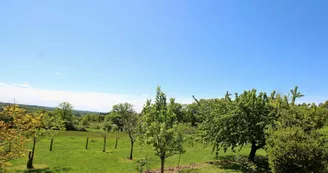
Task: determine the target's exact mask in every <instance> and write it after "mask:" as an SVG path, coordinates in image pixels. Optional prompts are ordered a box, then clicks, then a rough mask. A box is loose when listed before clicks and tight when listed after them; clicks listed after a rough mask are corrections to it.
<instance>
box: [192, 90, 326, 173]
mask: <svg viewBox="0 0 328 173" xmlns="http://www.w3.org/2000/svg"><path fill="white" fill-rule="evenodd" d="M300 97H303V95H302V94H301V93H300V92H298V88H297V87H295V88H294V89H293V90H291V91H290V94H289V95H282V94H277V93H276V92H275V91H273V92H272V93H271V94H270V95H267V94H266V93H264V92H260V93H257V91H256V90H255V89H254V90H251V91H245V92H243V93H242V94H240V95H239V94H235V97H234V99H232V98H231V95H230V94H229V93H228V92H227V93H226V95H225V97H224V98H221V99H211V100H200V101H198V100H197V99H195V101H196V102H197V103H198V105H199V106H200V107H201V109H200V110H201V111H199V114H201V115H203V116H202V117H203V118H204V119H203V123H201V124H200V126H199V130H200V131H201V137H202V140H203V142H204V143H205V144H206V145H210V146H212V148H213V151H215V153H216V158H218V151H219V150H220V149H221V148H222V149H223V150H224V151H226V150H227V149H229V148H231V149H232V150H235V148H239V149H241V148H242V147H243V146H245V145H250V146H251V150H250V153H249V160H250V161H252V162H254V158H255V154H256V151H257V150H258V149H261V148H263V149H266V150H267V154H268V158H269V163H270V167H271V169H272V171H273V172H274V173H287V172H299V173H307V172H325V171H327V170H326V165H327V158H328V148H327V138H326V137H325V136H327V131H326V130H324V126H325V123H326V122H327V115H328V109H327V105H328V104H327V103H328V102H326V103H324V104H320V105H316V104H306V103H303V104H297V103H296V100H297V99H298V98H300Z"/></svg>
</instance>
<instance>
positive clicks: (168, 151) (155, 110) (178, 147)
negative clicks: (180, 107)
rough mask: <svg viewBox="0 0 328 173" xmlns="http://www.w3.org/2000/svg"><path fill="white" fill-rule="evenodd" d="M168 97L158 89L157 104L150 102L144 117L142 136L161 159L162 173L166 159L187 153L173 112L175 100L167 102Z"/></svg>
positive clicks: (147, 103) (146, 105) (144, 111)
mask: <svg viewBox="0 0 328 173" xmlns="http://www.w3.org/2000/svg"><path fill="white" fill-rule="evenodd" d="M166 101H167V100H166V95H165V94H164V93H163V92H161V89H160V87H157V94H156V99H155V103H151V101H150V100H148V101H147V102H146V104H145V107H144V110H143V116H142V124H141V129H142V133H143V134H142V135H140V138H141V140H142V141H144V142H146V143H147V144H150V145H152V147H153V149H154V151H155V155H157V156H159V157H160V159H161V173H163V172H164V162H165V159H166V158H168V157H170V156H173V155H175V154H180V153H183V152H185V150H184V149H183V142H184V139H183V133H182V132H180V131H179V130H178V124H177V123H178V122H177V118H176V114H175V113H174V112H173V107H172V106H173V105H174V104H175V102H174V99H170V103H169V104H167V102H166Z"/></svg>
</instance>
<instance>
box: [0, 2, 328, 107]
mask: <svg viewBox="0 0 328 173" xmlns="http://www.w3.org/2000/svg"><path fill="white" fill-rule="evenodd" d="M327 9H328V1H326V0H316V1H309V0H288V1H286V0H274V1H263V0H247V1H246V0H213V1H206V0H205V1H200V0H156V1H154V0H147V1H146V0H140V1H135V0H129V1H127V0H117V1H111V0H92V1H91V0H88V1H86V0H47V1H45V0H29V1H22V0H19V1H18V0H17V1H16V0H11V1H0V60H1V71H2V72H1V73H0V101H10V102H12V101H13V100H15V102H18V103H27V104H41V105H48V106H55V105H56V104H58V103H59V102H60V101H70V102H72V103H73V105H74V106H75V108H78V109H91V110H99V111H106V110H110V108H111V106H112V104H115V103H117V102H121V101H130V102H132V103H133V104H135V106H136V108H137V109H138V110H140V109H141V108H142V104H143V102H144V100H145V99H146V98H151V97H153V95H154V94H155V89H156V86H157V85H160V86H162V89H163V90H164V92H166V93H167V95H168V96H171V97H176V98H177V100H180V101H181V102H190V101H192V97H191V96H192V95H195V96H196V97H198V98H209V97H220V96H223V95H224V93H225V91H227V90H228V91H230V92H241V91H243V90H246V89H252V88H256V89H258V90H260V91H267V92H270V91H272V90H274V89H275V90H278V91H279V92H284V93H286V92H288V91H289V89H291V88H293V87H294V86H295V85H298V86H299V87H300V91H301V92H303V93H304V94H305V95H306V97H304V100H306V101H311V102H319V101H322V100H327V98H328V82H327V77H328V73H327V72H328V68H327V65H328V57H327V55H328V10H327Z"/></svg>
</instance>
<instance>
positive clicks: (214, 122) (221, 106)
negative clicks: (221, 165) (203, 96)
mask: <svg viewBox="0 0 328 173" xmlns="http://www.w3.org/2000/svg"><path fill="white" fill-rule="evenodd" d="M196 101H197V102H198V100H196ZM208 104H209V105H207V106H208V108H210V110H209V109H208V108H206V109H205V110H207V113H206V112H200V113H202V114H205V115H204V117H206V118H204V120H203V122H202V123H201V124H200V126H199V129H200V132H201V138H202V141H203V143H204V144H205V145H206V146H212V152H215V159H218V158H219V150H220V149H221V147H223V148H224V149H225V151H226V149H227V148H228V147H230V144H229V143H227V144H226V142H224V141H225V140H226V136H227V135H233V134H226V132H225V131H224V128H225V127H226V117H227V116H229V113H230V112H231V111H232V108H233V107H232V104H231V101H229V100H226V99H215V100H212V101H210V102H208ZM200 105H201V106H203V105H202V104H200Z"/></svg>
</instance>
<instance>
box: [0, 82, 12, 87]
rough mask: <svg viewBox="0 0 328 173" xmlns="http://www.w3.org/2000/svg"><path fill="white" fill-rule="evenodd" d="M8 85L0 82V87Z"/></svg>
mask: <svg viewBox="0 0 328 173" xmlns="http://www.w3.org/2000/svg"><path fill="white" fill-rule="evenodd" d="M9 86H10V85H8V84H6V83H0V87H9Z"/></svg>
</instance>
